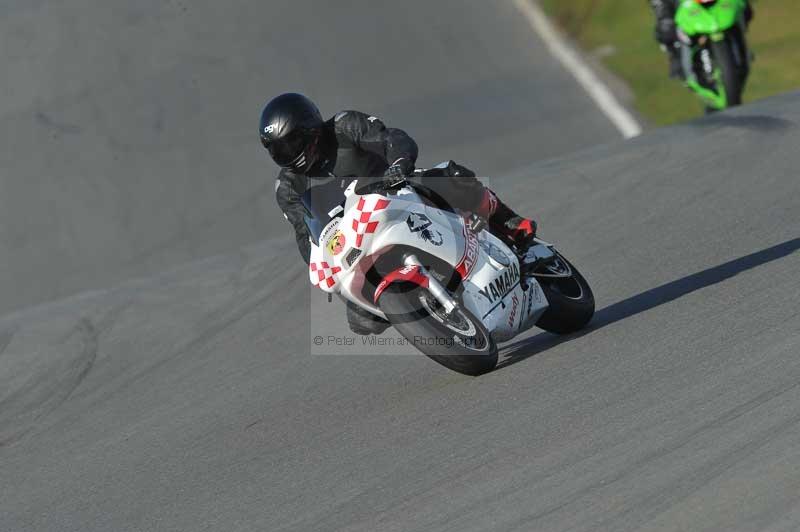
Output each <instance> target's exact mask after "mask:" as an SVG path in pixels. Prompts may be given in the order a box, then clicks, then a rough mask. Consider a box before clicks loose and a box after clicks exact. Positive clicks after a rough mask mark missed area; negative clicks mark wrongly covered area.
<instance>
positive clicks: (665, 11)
mask: <svg viewBox="0 0 800 532" xmlns="http://www.w3.org/2000/svg"><path fill="white" fill-rule="evenodd" d="M648 1H649V2H650V7H651V8H653V13H654V14H655V16H656V31H655V33H656V40H657V41H658V42H659V43H660V44H661V47H662V49H663V50H664V51H666V52H667V54H668V55H669V77H671V78H675V79H683V78H685V77H686V75H685V74H684V72H683V65H682V64H681V52H680V41H679V40H678V28H677V26H676V25H675V12H676V11H677V10H678V4H679V3H680V0H648ZM744 18H745V24H749V23H750V20H752V18H753V8H752V7H751V6H750V2H749V0H747V1H746V7H745V11H744Z"/></svg>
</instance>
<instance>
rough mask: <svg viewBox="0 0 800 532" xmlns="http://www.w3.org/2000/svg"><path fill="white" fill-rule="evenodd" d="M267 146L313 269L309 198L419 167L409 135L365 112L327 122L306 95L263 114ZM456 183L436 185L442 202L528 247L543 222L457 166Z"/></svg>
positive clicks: (353, 320) (357, 316) (373, 330)
mask: <svg viewBox="0 0 800 532" xmlns="http://www.w3.org/2000/svg"><path fill="white" fill-rule="evenodd" d="M259 134H260V137H261V143H262V145H263V146H264V148H266V149H267V150H268V151H269V154H270V156H271V157H272V160H273V161H274V162H275V163H276V164H277V165H278V166H280V167H281V170H280V172H279V173H278V178H277V181H276V183H275V194H276V199H277V201H278V205H279V206H280V208H281V210H282V211H283V215H284V217H285V218H286V219H287V220H288V221H289V223H290V224H292V227H293V228H294V231H295V238H296V239H297V247H298V248H299V250H300V254H301V255H302V257H303V260H304V261H305V262H306V263H308V262H309V256H310V249H311V246H310V243H309V234H308V228H307V227H306V225H305V222H304V215H305V208H304V207H303V204H302V203H301V197H302V195H303V193H304V192H305V191H306V190H307V189H308V188H310V187H311V186H313V181H314V180H319V181H320V182H322V181H324V180H330V179H332V178H334V177H338V178H348V179H351V180H352V179H353V178H356V177H380V176H385V177H387V178H397V177H409V176H411V175H412V174H413V172H414V164H415V162H416V160H417V151H418V150H417V144H416V143H415V142H414V140H413V139H412V138H411V137H410V136H408V134H406V133H405V132H404V131H402V130H400V129H395V128H388V127H386V126H385V125H384V124H383V122H382V121H381V120H380V119H378V118H376V117H374V116H370V115H368V114H365V113H361V112H359V111H341V112H339V113H337V114H336V115H335V116H334V117H333V118H330V119H329V120H324V119H323V118H322V115H321V114H320V112H319V109H318V108H317V106H316V105H315V104H314V103H313V102H312V101H311V100H309V99H308V98H306V97H305V96H303V95H301V94H296V93H286V94H281V95H280V96H277V97H275V98H274V99H272V100H271V101H270V102H269V103H267V105H266V106H265V107H264V110H263V111H262V113H261V121H260V124H259ZM451 166H452V167H453V168H454V170H455V171H454V172H453V173H452V175H451V176H450V177H445V178H440V179H437V180H436V182H435V183H427V182H426V183H425V185H426V186H431V184H432V185H433V187H432V188H435V191H436V192H437V194H439V196H441V197H443V198H447V200H448V201H450V202H451V203H452V204H453V206H454V207H457V208H459V209H462V210H466V211H471V212H474V213H475V214H477V215H478V216H480V217H481V218H483V219H485V220H487V222H488V224H489V228H490V229H491V230H492V231H493V232H494V233H495V234H498V235H499V236H501V237H505V238H507V239H510V240H511V241H513V242H516V243H520V244H522V243H524V242H525V241H527V240H529V239H531V238H532V237H533V236H534V235H535V234H536V223H535V222H534V221H533V220H530V219H527V218H523V217H521V216H519V215H517V214H516V213H515V212H514V211H512V210H511V209H510V208H508V207H507V206H506V205H505V204H504V203H503V202H501V201H500V200H499V199H497V196H496V195H495V194H494V193H493V192H492V191H491V190H489V189H488V188H486V187H484V186H483V185H482V184H481V183H480V181H478V180H477V179H476V178H475V174H474V173H472V172H470V171H469V170H467V169H466V168H464V167H461V166H458V165H454V164H452V165H451ZM347 319H348V323H349V324H350V328H351V329H352V331H353V332H355V333H357V334H380V333H382V332H383V331H384V330H386V328H387V327H388V326H389V322H387V321H386V320H382V319H380V318H378V317H376V316H374V315H372V314H370V313H369V312H367V311H365V310H363V309H361V308H360V307H358V306H356V305H354V304H352V303H350V302H348V304H347Z"/></svg>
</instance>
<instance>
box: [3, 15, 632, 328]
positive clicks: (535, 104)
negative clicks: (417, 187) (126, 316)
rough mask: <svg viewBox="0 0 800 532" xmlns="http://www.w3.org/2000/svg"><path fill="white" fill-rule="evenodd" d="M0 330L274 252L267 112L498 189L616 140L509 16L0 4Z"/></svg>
mask: <svg viewBox="0 0 800 532" xmlns="http://www.w3.org/2000/svg"><path fill="white" fill-rule="evenodd" d="M0 65H2V67H3V75H2V77H1V78H2V79H0V94H2V95H3V96H2V98H0V146H3V149H2V150H0V258H2V259H1V260H0V314H4V313H6V312H8V311H11V310H16V309H20V308H24V307H27V306H30V305H33V304H37V303H42V302H46V301H52V300H54V299H58V298H61V297H65V296H69V295H72V294H75V293H78V292H81V291H84V290H89V289H95V288H106V287H109V286H113V285H114V284H116V283H117V282H119V281H123V280H126V279H129V278H131V277H138V276H144V275H151V274H155V273H159V272H161V271H163V270H164V269H165V268H168V267H171V266H175V265H178V264H182V263H185V262H187V261H189V260H191V259H201V258H205V257H208V256H211V255H216V254H218V253H222V252H226V251H235V250H236V249H238V248H239V247H240V246H242V245H246V244H250V243H253V242H257V241H260V240H264V239H268V238H272V237H276V236H283V235H285V233H286V231H287V229H288V227H287V226H286V223H285V221H284V220H283V218H282V217H281V215H280V213H279V212H278V209H277V208H276V206H275V200H274V192H273V190H274V178H275V175H276V174H277V168H276V167H275V166H274V165H273V164H272V162H271V161H270V160H269V157H268V156H267V154H266V152H265V151H264V149H263V148H262V147H261V144H260V142H259V141H258V136H257V129H258V117H259V116H260V114H261V109H262V107H263V105H264V104H265V103H266V102H267V100H268V99H270V98H271V97H273V96H276V95H277V94H280V93H282V92H287V91H299V92H303V93H306V94H308V95H309V96H311V97H312V98H313V99H314V100H315V101H317V103H318V105H319V106H320V108H321V109H322V111H323V113H324V114H325V116H333V115H334V114H335V113H336V112H338V111H339V110H342V109H354V108H355V109H358V110H362V111H364V112H368V113H372V114H376V115H378V116H380V117H381V118H383V120H384V121H385V122H386V123H387V124H389V125H391V126H395V127H400V128H403V129H406V130H407V131H408V132H409V133H410V134H411V135H412V136H414V138H415V139H416V140H417V141H418V143H419V145H420V146H421V147H422V153H421V156H420V162H421V163H422V164H424V165H429V166H430V165H433V164H435V163H437V162H439V161H440V160H446V159H456V160H458V161H462V162H463V163H464V164H467V165H468V166H470V167H472V168H475V170H476V171H477V172H478V173H480V174H481V175H489V176H492V177H494V176H499V175H500V174H502V173H503V172H506V171H508V170H511V169H514V168H518V167H520V166H522V165H524V164H527V163H530V162H532V161H534V160H540V159H544V158H548V157H552V156H556V155H560V154H564V153H568V152H571V151H573V150H575V149H577V148H580V147H585V146H591V145H595V144H598V143H602V142H607V141H610V140H614V139H617V138H618V137H619V134H618V133H617V132H616V130H615V129H614V128H613V126H611V124H610V123H609V122H608V121H607V120H606V118H605V117H604V116H603V115H602V114H601V113H600V111H599V110H597V109H596V108H595V107H594V105H593V103H592V102H591V101H590V100H589V98H588V97H587V96H586V95H585V94H584V92H583V91H582V89H581V88H580V87H578V86H577V85H576V84H575V83H574V81H573V79H572V77H571V76H570V75H569V74H568V73H567V72H566V71H564V70H563V69H562V68H561V66H560V65H559V64H558V63H557V62H556V61H555V60H554V59H553V58H552V57H550V55H549V54H548V52H547V50H546V48H545V47H544V45H543V44H542V43H541V42H540V41H539V40H538V39H537V37H536V35H535V34H534V33H533V31H532V30H531V28H530V26H528V23H527V22H526V21H525V20H524V19H523V18H522V17H521V16H520V15H519V13H518V12H517V10H516V8H515V7H514V5H513V3H512V2H510V1H505V0H504V1H502V2H491V3H490V2H482V1H468V2H464V1H462V0H437V1H436V2H430V1H427V0H412V1H407V2H402V3H400V4H393V3H388V2H374V1H367V0H358V1H354V2H353V1H351V2H345V3H342V2H321V1H313V2H312V1H308V0H299V1H298V0H277V1H276V0H270V1H268V2H265V1H256V0H232V1H229V2H213V1H209V0H197V1H192V2H188V1H184V0H169V1H162V0H158V1H156V0H141V1H137V2H125V1H122V0H73V1H71V2H67V3H65V2H56V1H53V0H24V1H21V0H11V1H5V2H2V3H0Z"/></svg>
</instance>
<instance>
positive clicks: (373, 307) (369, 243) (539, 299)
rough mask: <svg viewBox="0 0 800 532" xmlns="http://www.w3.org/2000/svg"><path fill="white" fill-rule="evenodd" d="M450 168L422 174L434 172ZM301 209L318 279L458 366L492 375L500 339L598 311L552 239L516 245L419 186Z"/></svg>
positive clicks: (401, 185)
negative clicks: (549, 242)
mask: <svg viewBox="0 0 800 532" xmlns="http://www.w3.org/2000/svg"><path fill="white" fill-rule="evenodd" d="M447 164H448V163H443V164H442V165H439V166H437V167H434V168H432V169H429V170H417V171H416V172H415V175H416V176H436V175H437V172H441V171H442V169H443V168H446V167H447ZM303 204H304V206H305V208H306V211H307V215H306V225H307V226H308V229H309V233H310V239H311V243H312V245H311V260H310V264H309V275H310V279H311V282H312V283H313V284H314V285H315V286H318V287H319V288H320V289H322V290H323V291H325V292H328V293H329V294H338V295H339V296H340V297H342V298H344V299H346V300H348V301H351V302H352V303H354V304H356V305H358V306H359V307H361V308H363V309H366V310H367V311H369V312H370V313H372V314H374V315H375V316H378V317H380V318H384V319H386V320H388V321H389V322H390V323H391V324H392V326H394V327H395V329H397V331H398V332H399V333H400V334H401V335H402V336H404V337H405V338H406V339H407V340H408V342H409V343H411V344H413V345H414V346H415V347H416V348H417V349H419V350H420V351H421V352H423V353H424V354H425V355H427V356H429V357H430V358H432V359H433V360H435V361H436V362H438V363H440V364H442V365H444V366H446V367H448V368H450V369H452V370H454V371H457V372H460V373H463V374H467V375H479V374H482V373H485V372H487V371H490V370H491V369H493V368H494V367H495V365H496V364H497V359H498V353H497V344H498V342H505V341H508V340H511V339H512V338H514V337H515V336H517V335H518V334H520V333H522V332H523V331H526V330H528V329H530V328H531V327H533V326H534V325H535V326H538V327H540V328H542V329H544V330H546V331H550V332H553V333H557V334H568V333H571V332H574V331H577V330H579V329H581V328H582V327H584V326H585V325H586V324H587V323H588V322H589V320H590V319H591V317H592V315H593V314H594V296H593V295H592V290H591V288H589V285H588V284H587V282H586V280H585V279H584V278H583V276H582V275H581V274H580V273H579V272H578V270H577V269H575V267H574V266H573V265H572V264H571V263H570V262H569V261H568V260H567V259H566V258H564V257H563V256H562V255H561V254H560V253H559V252H558V251H556V249H555V248H554V247H553V246H552V245H551V244H548V243H547V242H544V241H543V240H539V239H533V240H532V241H531V242H530V243H528V244H527V245H526V246H525V249H518V248H517V247H516V246H514V245H513V244H511V243H510V242H505V241H503V240H501V239H500V238H498V237H497V236H495V235H493V234H492V233H490V232H489V231H488V230H487V229H486V223H485V221H484V220H482V219H480V218H478V217H476V216H475V215H472V214H470V213H463V212H458V211H457V210H456V209H452V208H450V207H449V206H447V205H445V204H444V202H443V201H442V200H441V198H438V197H436V195H435V194H433V193H431V191H430V190H428V189H426V187H424V185H422V184H421V183H419V182H418V181H415V180H413V179H401V180H399V181H396V182H394V183H391V184H388V183H386V182H383V181H382V182H379V183H374V184H372V185H368V186H367V187H364V188H359V185H358V181H354V182H352V183H351V184H350V186H349V187H348V188H347V189H346V190H342V188H341V187H340V186H339V185H338V183H327V184H324V185H318V186H315V187H313V188H311V189H310V190H308V191H307V192H306V193H305V195H304V196H303Z"/></svg>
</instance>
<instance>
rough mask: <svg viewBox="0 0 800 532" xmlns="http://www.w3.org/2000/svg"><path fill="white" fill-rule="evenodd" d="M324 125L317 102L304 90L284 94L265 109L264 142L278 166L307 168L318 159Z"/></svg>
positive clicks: (262, 120)
mask: <svg viewBox="0 0 800 532" xmlns="http://www.w3.org/2000/svg"><path fill="white" fill-rule="evenodd" d="M322 125H323V120H322V115H321V114H320V112H319V109H317V106H316V105H314V102H312V101H311V100H309V99H308V98H306V97H305V96H303V95H302V94H295V93H292V92H290V93H287V94H281V95H280V96H277V97H276V98H274V99H273V100H272V101H270V102H269V103H268V104H267V106H266V107H264V110H263V111H262V112H261V124H259V131H260V134H261V144H263V145H264V147H265V148H266V149H267V150H269V154H270V155H271V156H272V160H273V161H275V163H276V164H277V165H278V166H281V167H283V168H289V169H291V170H294V171H296V172H305V171H307V170H308V169H309V168H310V167H311V165H313V164H314V163H315V162H316V160H317V156H318V150H319V146H318V145H319V138H320V136H321V135H322Z"/></svg>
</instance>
